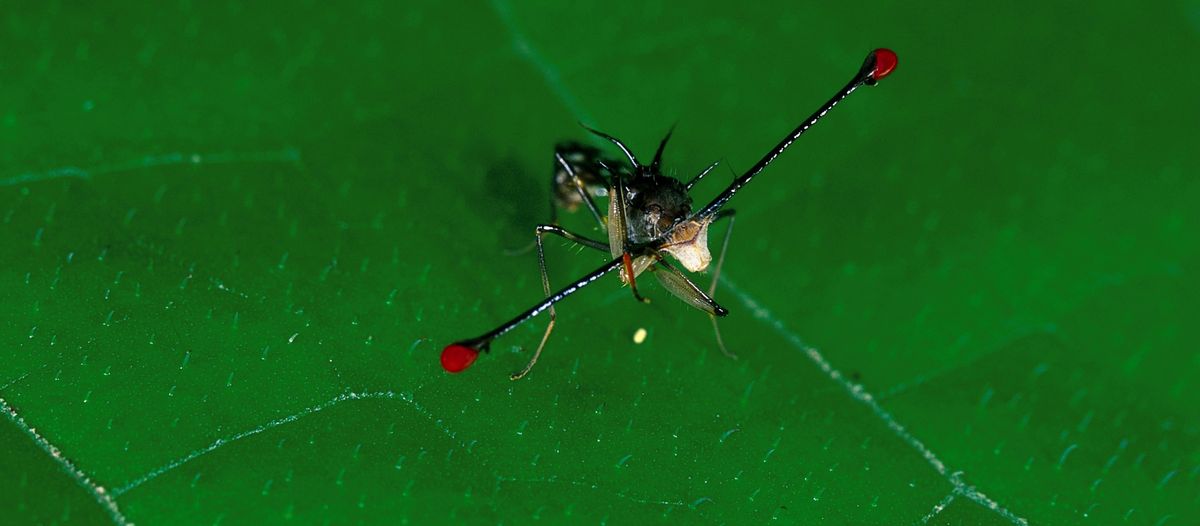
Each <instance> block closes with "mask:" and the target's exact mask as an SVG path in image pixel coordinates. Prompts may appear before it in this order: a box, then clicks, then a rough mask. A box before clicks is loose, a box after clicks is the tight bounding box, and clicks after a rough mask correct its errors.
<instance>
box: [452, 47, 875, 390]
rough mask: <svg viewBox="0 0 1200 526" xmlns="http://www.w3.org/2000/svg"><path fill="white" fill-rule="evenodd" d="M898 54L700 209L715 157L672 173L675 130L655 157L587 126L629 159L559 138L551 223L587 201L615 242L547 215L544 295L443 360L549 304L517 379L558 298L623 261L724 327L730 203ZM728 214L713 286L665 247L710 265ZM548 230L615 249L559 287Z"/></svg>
mask: <svg viewBox="0 0 1200 526" xmlns="http://www.w3.org/2000/svg"><path fill="white" fill-rule="evenodd" d="M896 64H897V57H896V54H895V53H894V52H892V51H891V50H889V49H876V50H874V51H872V52H871V53H870V54H868V55H867V58H866V60H865V61H863V65H862V67H861V68H859V70H858V73H856V74H855V75H854V78H852V79H850V82H849V83H847V84H846V86H845V87H843V88H842V89H841V90H840V91H838V92H837V94H835V95H834V96H833V98H831V99H829V100H828V101H827V102H826V103H825V104H823V105H822V106H821V107H820V108H819V109H817V111H816V112H814V113H813V114H812V115H811V116H809V117H808V118H807V119H805V120H804V121H803V122H801V123H800V125H799V126H797V127H796V129H794V130H792V132H791V133H789V134H788V135H787V136H786V137H784V138H783V140H782V141H780V143H779V144H778V145H776V146H775V147H774V148H772V149H771V151H769V152H767V154H766V155H764V156H763V158H762V159H761V160H759V161H758V162H757V163H755V164H754V166H752V167H750V169H749V170H747V171H746V173H744V174H742V175H741V176H740V177H738V178H736V179H734V180H733V182H732V183H730V184H729V186H728V187H726V188H725V190H723V191H722V192H721V193H720V194H717V196H716V197H714V198H713V199H712V200H711V201H709V202H708V204H706V205H704V206H703V207H701V208H700V209H699V210H696V211H693V210H692V198H691V196H690V195H689V193H688V192H689V191H690V190H691V189H692V187H693V186H694V185H695V184H696V183H697V182H699V181H700V180H701V179H702V178H703V177H704V176H705V175H708V173H709V172H710V171H711V170H712V169H713V167H714V166H715V164H714V165H711V166H709V167H708V168H706V169H705V170H704V171H702V172H700V173H699V174H697V175H696V176H695V177H693V178H692V179H691V180H689V181H688V182H686V183H684V182H681V181H679V180H678V179H675V178H673V177H669V176H666V175H663V173H662V167H661V162H662V153H663V148H664V147H665V146H666V144H667V140H668V139H670V137H671V135H670V134H669V133H668V134H667V137H666V138H664V139H663V140H662V142H661V143H659V146H658V150H657V151H656V152H655V154H654V159H653V160H652V161H651V162H650V164H642V163H641V162H639V161H638V159H637V157H636V156H635V155H634V153H633V152H632V151H631V150H630V149H629V148H628V147H626V146H625V144H624V143H622V142H621V141H620V140H618V139H616V138H615V137H612V136H610V135H607V134H605V133H602V132H598V131H596V130H592V129H590V128H589V129H588V131H591V132H592V133H594V134H596V135H597V136H600V137H602V138H604V139H605V140H608V141H609V142H611V143H612V144H614V145H615V146H616V147H617V148H619V149H620V150H621V152H622V153H623V154H624V156H625V159H626V160H628V162H629V165H628V166H625V165H624V164H623V163H622V162H620V161H612V160H606V159H604V158H603V157H602V156H601V155H600V152H599V151H598V150H596V149H594V148H589V147H586V146H580V145H578V144H575V143H567V144H564V145H560V146H559V147H558V148H556V152H555V164H556V169H555V171H554V176H553V179H552V181H551V184H552V189H551V198H550V199H551V203H550V204H551V206H550V208H551V214H552V216H551V217H552V223H554V222H555V221H553V218H555V217H556V216H555V215H553V214H557V208H559V207H562V208H565V209H568V210H571V209H574V208H577V207H578V206H579V205H580V204H583V205H585V206H586V207H587V208H588V211H589V212H590V213H591V215H593V216H594V217H595V219H596V221H597V222H598V223H599V224H600V227H601V229H603V230H605V231H606V232H607V233H608V240H607V242H604V241H600V240H596V239H591V238H589V237H587V236H583V235H580V234H576V233H574V232H570V231H568V230H566V229H563V228H561V227H559V226H558V225H556V224H542V225H538V226H537V228H536V229H535V242H536V245H537V252H538V269H539V270H540V271H541V276H542V289H543V291H544V292H545V295H546V297H545V299H544V300H542V301H541V302H539V303H537V304H535V305H534V306H532V307H530V308H529V309H528V310H526V311H525V312H522V313H521V314H518V315H517V316H516V317H514V318H513V319H511V320H509V321H506V322H504V323H502V324H500V325H499V326H498V327H496V328H494V329H492V330H490V331H488V332H485V333H483V334H482V335H480V336H476V337H474V338H468V339H465V340H459V341H457V342H454V343H452V344H450V345H447V346H446V347H445V348H444V349H443V350H442V357H441V361H442V367H443V368H445V369H446V371H449V372H452V373H457V372H461V371H463V370H465V369H466V368H467V367H470V366H471V364H472V363H474V362H475V359H476V358H478V357H479V352H480V351H484V352H487V351H488V350H489V348H490V346H491V343H492V341H493V340H495V339H496V338H497V337H499V336H500V335H502V334H504V333H506V332H508V331H510V330H512V329H513V328H515V327H517V326H518V325H520V324H522V323H524V322H525V321H527V320H529V319H531V318H533V317H534V316H537V315H538V314H541V313H542V312H544V311H547V310H548V311H550V323H549V324H548V325H547V326H546V332H545V333H543V335H542V340H541V342H539V343H538V346H537V349H536V350H535V351H534V353H533V356H532V357H531V358H530V359H529V362H528V364H527V365H526V366H525V367H524V368H523V369H522V370H521V371H518V372H516V373H513V374H512V375H511V378H512V379H513V380H517V379H520V378H522V377H524V376H525V375H526V374H528V373H529V371H530V370H531V369H532V368H533V365H534V364H535V363H537V360H538V357H539V356H540V355H541V353H542V349H543V348H545V346H546V341H547V340H548V339H549V338H550V332H551V331H552V330H553V329H554V322H555V317H556V315H555V311H554V305H555V304H556V303H558V302H559V301H562V300H563V299H564V298H566V297H568V296H570V295H572V294H574V293H575V292H577V291H578V290H580V289H582V288H583V287H586V286H587V285H590V284H592V283H594V282H596V281H597V280H599V279H600V278H602V277H604V276H605V275H607V274H609V273H611V272H614V271H618V270H619V273H620V277H621V281H622V282H623V283H627V284H628V285H629V288H630V290H631V291H632V292H633V296H634V298H636V299H637V300H638V301H642V302H645V301H646V299H645V298H643V297H642V295H641V294H640V293H639V292H638V289H637V277H638V276H640V275H642V274H643V273H645V272H650V273H651V274H653V275H654V277H655V278H657V279H658V281H659V283H661V284H662V285H663V287H664V288H666V289H667V291H668V292H670V293H671V294H672V295H674V296H676V297H678V298H679V299H681V300H683V301H684V302H685V303H687V304H688V305H690V306H692V307H694V308H696V309H699V310H701V311H703V312H705V313H707V314H708V315H709V317H710V318H711V319H712V320H713V327H714V329H715V328H716V318H718V317H721V316H725V315H726V314H728V313H729V311H728V310H726V309H725V308H724V307H722V306H721V305H720V304H718V303H717V302H716V300H714V299H713V292H714V291H715V289H716V285H717V280H718V279H719V277H720V270H721V262H722V260H723V259H724V256H725V248H726V246H727V244H728V241H729V235H728V229H730V228H732V226H733V217H734V211H733V210H731V209H725V205H726V204H727V203H728V202H729V200H730V199H731V198H732V197H733V195H734V194H735V193H737V192H738V191H739V190H741V189H742V187H744V186H745V185H746V184H747V183H749V182H750V181H751V180H752V179H753V178H754V177H755V176H756V175H758V174H759V173H760V172H762V171H763V169H764V168H766V167H767V165H769V164H771V162H772V161H774V160H775V158H777V157H778V156H779V154H781V153H783V151H784V150H786V149H787V148H788V146H791V145H792V142H794V141H795V140H796V139H797V138H799V137H800V136H801V135H803V134H804V132H806V131H808V129H809V128H811V127H812V126H813V125H814V124H816V122H817V121H819V120H820V119H821V118H822V117H824V116H825V114H826V113H828V112H829V110H831V109H833V107H834V106H836V105H837V104H838V103H839V102H841V101H842V100H843V99H845V98H846V97H847V96H849V95H850V94H851V93H853V92H854V91H855V90H857V89H858V88H859V87H861V86H863V85H864V84H865V85H868V86H873V85H875V83H876V82H878V81H879V80H881V79H883V78H884V77H886V76H888V75H889V74H890V73H891V72H892V71H893V70H895V68H896ZM603 196H607V197H608V206H607V212H608V213H607V214H602V213H601V209H600V208H599V207H598V206H597V205H596V202H595V198H596V197H603ZM721 220H728V222H727V223H726V228H727V232H726V236H725V242H724V243H723V244H722V246H721V251H720V253H719V254H718V257H717V261H716V264H715V265H713V272H712V274H713V280H712V283H711V285H710V286H709V288H708V290H707V291H705V290H702V289H701V288H700V287H699V286H697V285H696V284H695V283H694V282H693V281H692V280H691V278H689V277H688V276H687V275H686V274H684V273H683V272H681V271H680V270H679V269H678V268H676V266H675V265H674V264H672V263H670V262H669V261H668V260H667V258H666V256H668V255H669V256H671V258H672V259H674V260H675V261H677V262H678V263H679V265H680V266H682V267H683V268H684V269H686V270H687V271H688V272H702V271H704V270H706V269H708V268H709V266H710V264H712V262H713V258H712V253H711V252H710V251H709V248H708V229H709V227H710V226H711V225H713V224H714V223H716V222H718V221H721ZM546 234H554V235H556V236H560V237H562V238H564V239H567V240H568V241H571V242H573V243H575V244H577V245H580V246H583V247H587V248H592V249H595V250H599V251H604V252H608V253H609V255H610V256H612V259H611V260H610V261H609V262H607V263H605V264H604V265H601V266H600V268H597V269H596V270H593V271H592V272H590V273H588V274H587V275H585V276H583V277H582V278H579V279H577V280H575V282H573V283H571V284H570V285H567V286H566V287H564V288H562V289H560V290H559V291H558V292H553V293H552V292H551V289H550V278H549V276H548V275H547V273H546V257H545V251H544V249H543V237H544V236H545V235H546ZM717 344H718V346H720V348H721V350H722V352H725V353H726V354H727V355H729V354H730V353H729V352H728V351H727V350H726V349H725V346H724V344H723V342H721V337H720V333H719V332H718V333H717Z"/></svg>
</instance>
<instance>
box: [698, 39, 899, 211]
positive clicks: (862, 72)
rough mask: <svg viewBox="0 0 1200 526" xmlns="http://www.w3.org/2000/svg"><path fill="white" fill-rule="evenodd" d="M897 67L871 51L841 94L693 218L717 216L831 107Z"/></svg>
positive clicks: (881, 52) (888, 54) (889, 55)
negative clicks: (726, 204) (740, 191)
mask: <svg viewBox="0 0 1200 526" xmlns="http://www.w3.org/2000/svg"><path fill="white" fill-rule="evenodd" d="M896 63H897V58H896V53H895V52H893V51H892V50H890V49H884V48H880V49H876V50H875V51H872V52H871V54H869V55H867V59H866V60H865V61H863V65H862V67H861V68H859V70H858V73H856V74H855V75H854V78H852V79H850V82H849V83H847V84H846V87H844V88H842V89H841V91H838V92H837V94H836V95H834V96H833V98H831V99H829V101H828V102H826V103H825V104H823V105H822V106H821V107H820V108H819V109H817V111H816V112H814V113H813V114H812V115H811V116H810V117H809V118H807V119H805V120H804V122H802V123H800V125H799V126H797V127H796V129H795V130H792V133H789V134H788V135H787V137H784V138H783V140H782V141H780V143H779V145H777V146H775V148H772V149H771V151H769V152H767V155H765V156H763V158H762V159H761V160H759V161H758V162H757V163H755V165H754V166H752V167H750V169H749V170H747V171H746V173H745V174H743V175H742V176H741V177H738V178H737V179H734V181H733V182H732V183H730V184H729V187H728V188H726V189H725V191H723V192H721V193H720V194H718V195H717V197H715V198H713V200H712V201H711V202H710V203H708V204H707V205H705V206H704V208H702V209H701V210H700V211H699V212H697V213H696V217H700V218H704V217H711V216H713V215H715V214H716V213H717V212H720V211H721V207H723V206H725V203H727V202H728V201H729V200H730V199H731V198H732V197H733V194H736V193H737V191H738V190H741V189H742V187H743V186H746V184H747V183H749V182H750V180H751V179H754V176H756V175H758V174H759V172H762V171H763V169H764V168H766V167H767V165H768V164H771V162H773V161H774V160H775V158H776V157H779V154H781V153H783V151H784V150H786V149H787V148H788V146H791V145H792V143H793V142H795V141H796V139H798V138H800V136H801V135H804V132H806V131H808V129H809V128H811V127H812V126H813V125H814V124H816V123H817V121H819V120H821V117H824V116H825V114H826V113H829V110H832V109H833V107H834V106H837V104H838V103H839V102H841V101H842V99H845V98H846V97H849V96H850V94H851V93H854V90H856V89H858V88H859V86H862V85H863V84H866V85H868V86H874V85H875V83H876V82H879V81H880V80H882V79H883V78H884V77H886V76H888V75H889V74H891V73H892V71H893V70H895V69H896Z"/></svg>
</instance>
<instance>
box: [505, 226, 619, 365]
mask: <svg viewBox="0 0 1200 526" xmlns="http://www.w3.org/2000/svg"><path fill="white" fill-rule="evenodd" d="M546 234H554V235H557V236H559V237H562V238H563V239H566V240H568V241H571V242H573V243H575V244H577V245H581V246H585V247H589V248H594V249H596V250H599V251H602V252H603V251H604V250H605V249H607V246H605V244H604V243H602V242H600V241H596V240H594V239H589V238H587V237H584V236H581V235H579V234H575V233H573V232H570V231H568V230H566V229H563V228H562V227H559V226H558V225H538V226H537V228H535V229H534V243H535V244H536V245H537V252H538V271H540V272H541V275H542V290H543V291H544V292H545V293H546V297H547V298H549V297H550V274H548V273H547V272H546V251H545V249H544V248H543V243H542V237H543V236H544V235H546ZM549 310H550V323H549V324H547V325H546V332H545V333H543V334H542V341H541V342H539V343H538V346H537V350H535V351H533V357H532V358H530V359H529V363H528V364H526V365H525V368H524V369H521V370H520V371H518V372H515V373H513V374H512V375H510V376H509V379H510V380H520V379H521V378H524V377H525V375H527V374H529V371H530V369H533V364H535V363H537V361H538V357H539V356H541V355H542V349H543V348H545V347H546V341H547V340H549V339H550V331H553V330H554V321H555V319H556V318H557V314H556V313H555V312H554V305H551V306H550V309H549Z"/></svg>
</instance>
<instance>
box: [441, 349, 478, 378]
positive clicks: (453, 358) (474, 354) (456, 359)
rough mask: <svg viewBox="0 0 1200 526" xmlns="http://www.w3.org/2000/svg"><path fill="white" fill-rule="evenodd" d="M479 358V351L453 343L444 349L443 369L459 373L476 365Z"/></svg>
mask: <svg viewBox="0 0 1200 526" xmlns="http://www.w3.org/2000/svg"><path fill="white" fill-rule="evenodd" d="M478 357H479V351H477V350H475V349H473V348H471V347H467V346H466V345H459V344H457V343H452V344H450V345H447V346H446V348H445V349H442V368H443V369H445V370H446V372H450V373H459V372H462V371H463V370H465V369H466V368H467V367H470V366H471V364H472V363H475V359H476V358H478Z"/></svg>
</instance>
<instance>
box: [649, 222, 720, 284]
mask: <svg viewBox="0 0 1200 526" xmlns="http://www.w3.org/2000/svg"><path fill="white" fill-rule="evenodd" d="M710 223H712V219H709V218H705V219H701V220H699V221H696V220H692V219H689V220H687V221H685V222H683V223H682V224H680V225H679V226H677V227H675V230H674V231H672V232H671V237H670V238H669V239H668V240H667V244H666V245H664V246H663V247H662V249H661V250H662V251H663V252H666V253H668V254H670V255H672V256H674V257H675V259H677V260H679V264H681V265H683V268H686V269H688V271H689V272H700V271H702V270H704V269H706V268H708V264H709V263H711V262H712V254H711V253H710V252H709V251H708V225H709V224H710Z"/></svg>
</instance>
